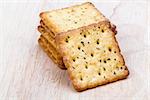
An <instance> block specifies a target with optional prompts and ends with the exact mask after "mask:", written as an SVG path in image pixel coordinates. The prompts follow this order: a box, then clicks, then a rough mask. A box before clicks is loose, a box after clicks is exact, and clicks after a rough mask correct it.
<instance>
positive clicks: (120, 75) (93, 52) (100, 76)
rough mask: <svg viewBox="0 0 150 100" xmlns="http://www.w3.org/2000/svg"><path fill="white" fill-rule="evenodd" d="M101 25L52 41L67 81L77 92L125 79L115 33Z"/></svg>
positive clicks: (70, 32)
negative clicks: (64, 69)
mask: <svg viewBox="0 0 150 100" xmlns="http://www.w3.org/2000/svg"><path fill="white" fill-rule="evenodd" d="M108 26H109V23H107V22H101V23H97V24H92V25H89V26H86V27H82V28H79V29H76V30H71V31H68V32H64V33H60V34H59V35H57V37H56V40H57V44H58V46H59V47H58V49H59V51H60V53H61V55H62V56H63V61H64V64H65V66H66V67H67V71H68V73H69V76H70V79H71V81H72V84H73V86H74V87H75V89H76V90H77V91H83V90H86V89H89V88H93V87H96V86H98V85H103V84H107V83H110V82H114V81H117V80H120V79H124V78H126V77H127V76H128V74H129V71H128V69H127V67H126V65H125V62H124V59H123V56H122V55H121V53H120V49H119V46H118V43H117V41H116V38H115V33H114V32H112V30H111V29H109V28H108Z"/></svg>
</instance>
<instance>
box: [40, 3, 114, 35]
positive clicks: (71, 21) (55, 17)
mask: <svg viewBox="0 0 150 100" xmlns="http://www.w3.org/2000/svg"><path fill="white" fill-rule="evenodd" d="M40 17H41V19H42V21H43V22H44V23H45V25H46V26H47V27H48V29H50V30H51V31H52V32H53V33H54V34H57V33H59V32H66V31H68V30H72V29H77V28H79V27H83V26H87V25H90V24H92V23H97V22H100V21H108V19H107V18H106V17H105V16H104V15H103V14H102V13H101V12H99V11H98V10H97V9H96V7H95V6H94V5H93V4H92V3H90V2H86V3H83V4H80V5H75V6H71V7H67V8H62V9H57V10H52V11H47V12H42V13H40ZM112 29H115V26H114V25H112Z"/></svg>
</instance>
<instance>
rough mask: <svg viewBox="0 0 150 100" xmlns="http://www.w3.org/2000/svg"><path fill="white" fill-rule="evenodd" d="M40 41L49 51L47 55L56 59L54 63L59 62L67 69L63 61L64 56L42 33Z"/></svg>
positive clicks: (44, 48) (46, 50) (60, 65)
mask: <svg viewBox="0 0 150 100" xmlns="http://www.w3.org/2000/svg"><path fill="white" fill-rule="evenodd" d="M38 42H39V44H40V46H41V47H42V48H43V50H44V51H45V52H46V53H47V55H48V56H49V57H50V58H51V59H52V60H53V61H54V63H56V64H58V65H59V67H60V68H62V69H65V67H64V64H63V62H62V57H61V56H60V55H59V54H58V52H57V51H56V49H55V48H53V47H52V45H51V44H50V43H48V41H47V40H46V39H45V38H44V37H43V36H42V35H41V36H40V38H39V40H38Z"/></svg>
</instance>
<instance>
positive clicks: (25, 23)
mask: <svg viewBox="0 0 150 100" xmlns="http://www.w3.org/2000/svg"><path fill="white" fill-rule="evenodd" d="M93 1H94V0H93ZM82 2H84V1H82ZM76 3H78V2H77V1H76V2H73V1H72V0H71V1H70V2H58V1H55V2H50V1H48V0H44V1H42V0H41V1H34V0H33V1H30V0H24V1H19V0H16V1H10V0H7V1H5V2H3V1H2V2H1V3H0V11H2V13H1V17H0V20H1V21H0V22H1V25H0V37H1V38H0V43H1V46H2V47H1V48H0V51H1V54H0V100H72V99H73V100H78V99H79V100H110V99H115V100H128V99H129V100H149V99H150V98H148V94H150V92H149V90H150V88H149V83H148V82H149V81H150V78H149V66H150V60H149V57H150V53H148V52H149V51H150V44H149V43H150V40H149V38H148V37H149V34H148V23H147V20H148V11H147V9H148V5H147V1H146V0H144V1H143V0H137V1H136V0H130V2H128V1H126V2H125V1H121V0H109V1H108V0H107V1H105V0H102V1H101V2H98V1H96V0H95V1H94V4H95V5H96V7H98V9H100V10H101V11H102V12H103V13H104V15H106V17H108V18H110V20H111V21H112V22H113V23H115V24H116V25H117V30H118V34H117V40H118V41H119V45H120V47H121V50H122V53H123V55H124V57H125V61H126V64H127V66H128V68H129V71H130V75H129V77H128V79H126V80H122V81H119V82H115V83H112V84H109V85H105V86H100V87H98V88H95V89H90V90H87V91H84V92H80V93H79V92H76V91H75V90H74V89H73V87H72V85H71V83H70V81H69V78H68V74H67V72H66V71H65V70H61V69H59V68H58V67H57V66H56V65H55V64H54V63H53V62H52V61H51V60H50V59H49V58H48V57H47V55H46V54H45V53H44V52H43V51H42V49H41V48H40V47H39V45H38V43H37V39H38V37H39V35H40V33H39V32H37V30H36V27H37V25H38V24H39V20H40V19H39V17H38V16H39V13H40V12H41V11H45V10H49V9H52V8H53V9H54V8H61V7H65V6H68V5H73V4H76Z"/></svg>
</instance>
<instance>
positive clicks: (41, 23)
mask: <svg viewBox="0 0 150 100" xmlns="http://www.w3.org/2000/svg"><path fill="white" fill-rule="evenodd" d="M40 26H41V27H42V28H43V29H44V31H46V32H48V33H49V34H50V36H51V37H52V38H55V34H54V33H53V32H52V31H51V30H50V29H49V28H48V27H47V25H46V24H45V23H44V22H43V21H42V20H40Z"/></svg>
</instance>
